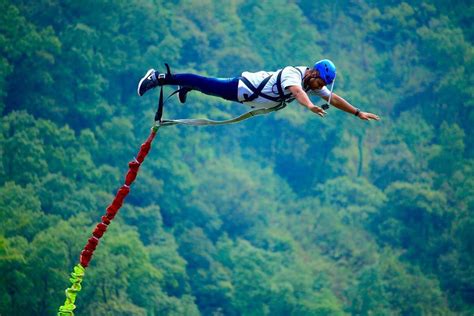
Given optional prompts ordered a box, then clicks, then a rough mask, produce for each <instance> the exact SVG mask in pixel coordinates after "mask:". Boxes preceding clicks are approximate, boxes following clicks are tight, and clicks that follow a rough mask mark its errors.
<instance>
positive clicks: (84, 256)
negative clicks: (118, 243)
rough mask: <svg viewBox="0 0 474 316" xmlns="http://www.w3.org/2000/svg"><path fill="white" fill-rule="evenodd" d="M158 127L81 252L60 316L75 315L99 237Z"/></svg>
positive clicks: (138, 167)
mask: <svg viewBox="0 0 474 316" xmlns="http://www.w3.org/2000/svg"><path fill="white" fill-rule="evenodd" d="M158 128H159V126H158V125H155V126H154V127H153V128H152V130H151V133H150V135H149V136H148V138H147V140H146V141H145V142H144V143H143V144H142V145H141V147H140V151H139V152H138V155H137V157H136V158H134V160H133V161H130V162H129V163H128V168H129V169H128V172H127V175H126V176H125V184H124V185H122V186H121V187H120V189H119V190H118V191H117V194H116V195H115V198H114V200H113V201H112V203H111V204H110V205H109V206H108V207H107V209H106V213H105V215H104V216H102V218H101V222H100V223H98V224H97V225H96V227H95V229H94V231H93V232H92V236H91V237H90V238H89V239H88V241H87V244H86V245H85V247H84V249H83V250H82V252H81V256H80V264H78V265H76V266H75V267H74V271H73V272H72V273H71V278H70V281H71V283H72V286H71V287H70V288H68V289H67V290H66V301H65V302H64V305H62V306H61V307H60V308H59V312H58V316H67V315H74V312H73V311H74V309H75V308H76V306H75V305H74V303H75V300H76V297H77V293H78V292H79V291H80V290H81V282H82V278H83V277H84V272H85V268H87V267H88V266H89V262H90V261H91V259H92V255H93V254H94V251H95V249H96V248H97V246H98V244H99V239H100V238H102V236H103V235H104V234H105V232H106V231H107V227H108V225H110V223H111V221H112V220H113V219H114V217H115V215H117V212H118V211H119V209H120V208H121V207H122V205H123V201H124V199H125V198H126V197H127V195H128V193H129V192H130V185H131V184H132V183H133V181H135V178H136V177H137V173H138V170H139V169H140V165H141V164H142V163H143V161H144V160H145V157H146V156H147V155H148V153H149V151H150V148H151V143H152V142H153V139H154V138H155V136H156V133H157V131H158Z"/></svg>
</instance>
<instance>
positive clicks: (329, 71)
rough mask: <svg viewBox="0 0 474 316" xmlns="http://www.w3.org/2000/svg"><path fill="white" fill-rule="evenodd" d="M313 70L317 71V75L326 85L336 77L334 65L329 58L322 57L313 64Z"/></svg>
mask: <svg viewBox="0 0 474 316" xmlns="http://www.w3.org/2000/svg"><path fill="white" fill-rule="evenodd" d="M313 69H314V70H317V71H319V76H320V77H321V78H322V79H323V80H324V82H326V85H329V84H331V83H332V82H333V81H334V79H335V78H336V66H334V64H333V62H332V61H330V60H329V59H322V60H320V61H318V62H317V63H315V64H314V66H313Z"/></svg>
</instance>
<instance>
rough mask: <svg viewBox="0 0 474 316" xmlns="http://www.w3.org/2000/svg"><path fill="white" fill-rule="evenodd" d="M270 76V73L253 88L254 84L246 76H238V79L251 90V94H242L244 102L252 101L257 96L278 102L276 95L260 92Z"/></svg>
mask: <svg viewBox="0 0 474 316" xmlns="http://www.w3.org/2000/svg"><path fill="white" fill-rule="evenodd" d="M271 77H272V76H271V75H270V76H268V77H266V78H265V79H263V81H262V82H261V83H260V84H259V85H258V87H257V88H255V87H254V85H253V84H252V83H251V82H250V81H249V80H248V79H247V78H245V77H240V78H239V79H240V80H242V82H243V83H244V84H245V85H246V86H247V87H248V88H249V89H250V90H252V92H253V93H252V95H250V96H248V95H247V94H244V98H245V100H244V102H250V101H253V100H255V99H256V98H258V97H263V98H265V99H268V100H271V101H275V102H278V101H279V100H278V99H279V98H278V97H272V96H269V95H266V94H264V93H262V90H263V88H265V86H266V85H267V83H268V81H269V80H270V79H271Z"/></svg>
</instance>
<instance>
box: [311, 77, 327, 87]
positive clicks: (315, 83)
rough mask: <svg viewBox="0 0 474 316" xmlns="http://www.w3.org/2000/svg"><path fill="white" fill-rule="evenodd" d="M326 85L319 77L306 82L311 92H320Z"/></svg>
mask: <svg viewBox="0 0 474 316" xmlns="http://www.w3.org/2000/svg"><path fill="white" fill-rule="evenodd" d="M325 85H326V83H325V82H324V80H323V79H322V78H320V77H316V78H311V79H310V80H309V82H308V86H309V88H310V89H311V90H320V89H322V88H323V87H324V86H325Z"/></svg>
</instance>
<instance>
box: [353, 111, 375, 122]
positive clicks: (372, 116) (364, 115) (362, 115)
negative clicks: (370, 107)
mask: <svg viewBox="0 0 474 316" xmlns="http://www.w3.org/2000/svg"><path fill="white" fill-rule="evenodd" d="M358 117H359V118H360V119H361V120H366V121H370V120H375V121H378V120H380V117H379V116H378V115H375V114H373V113H369V112H360V113H359V115H358Z"/></svg>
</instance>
